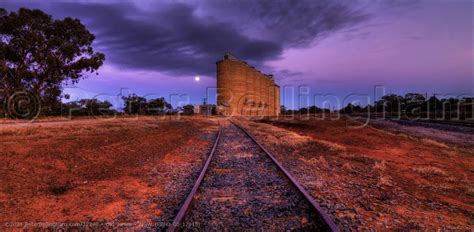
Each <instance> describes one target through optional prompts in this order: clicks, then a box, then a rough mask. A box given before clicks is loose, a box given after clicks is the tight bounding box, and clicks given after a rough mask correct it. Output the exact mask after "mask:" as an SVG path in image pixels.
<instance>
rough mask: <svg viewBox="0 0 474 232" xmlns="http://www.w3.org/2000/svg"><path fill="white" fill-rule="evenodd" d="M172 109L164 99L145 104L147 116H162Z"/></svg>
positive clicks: (152, 100)
mask: <svg viewBox="0 0 474 232" xmlns="http://www.w3.org/2000/svg"><path fill="white" fill-rule="evenodd" d="M170 109H172V107H171V104H170V103H168V102H166V100H165V98H163V97H161V98H156V99H151V100H149V101H148V103H147V113H148V114H163V113H166V112H167V111H168V110H170Z"/></svg>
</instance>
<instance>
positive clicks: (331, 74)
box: [0, 0, 474, 108]
mask: <svg viewBox="0 0 474 232" xmlns="http://www.w3.org/2000/svg"><path fill="white" fill-rule="evenodd" d="M473 5H474V4H473V1H469V0H452V1H448V0H444V1H441V0H427V1H369V0H367V1H334V0H310V1H273V0H272V1H266V0H265V1H262V0H258V1H225V0H224V1H217V0H216V1H144V0H140V1H127V2H120V3H118V2H117V3H112V2H111V1H103V2H101V1H84V2H80V3H73V2H58V1H51V2H50V3H48V1H44V2H29V1H7V2H5V1H2V2H1V3H0V7H3V8H6V9H7V10H9V11H16V10H18V8H20V7H27V8H39V9H42V10H43V11H45V12H47V13H48V14H51V15H53V17H55V18H58V19H60V18H61V19H62V18H64V17H67V16H71V17H74V18H78V19H80V20H81V21H82V23H83V24H85V25H86V26H87V28H89V30H90V31H91V32H92V33H93V34H95V36H96V40H95V43H94V46H93V47H94V49H95V50H96V51H100V52H103V53H105V55H106V62H105V64H104V65H103V66H102V67H101V68H100V69H99V75H97V76H96V75H90V76H89V78H87V79H85V80H82V81H80V82H79V84H77V85H76V86H75V87H72V86H69V87H67V88H66V92H67V93H69V94H71V96H72V100H76V99H78V98H92V97H95V96H96V95H101V96H100V97H99V98H100V99H107V100H109V101H111V102H112V103H114V104H115V105H119V104H120V102H119V101H118V100H117V99H119V98H118V97H117V96H118V95H119V94H120V93H121V89H123V90H122V94H125V95H126V94H128V93H137V94H139V95H150V96H148V97H153V98H154V97H158V96H163V97H165V98H167V99H168V100H169V101H171V102H172V103H173V105H174V106H177V105H183V104H186V103H188V101H189V103H193V104H195V103H200V102H202V99H203V98H205V97H206V95H207V94H206V89H207V88H208V87H210V88H211V91H210V93H211V95H212V94H215V90H214V91H213V90H212V87H215V86H216V83H215V82H216V79H215V76H216V74H215V69H216V67H215V62H216V61H217V60H219V59H221V57H222V55H223V53H224V52H226V51H228V52H230V53H232V54H233V55H235V56H236V57H238V58H240V59H243V60H246V61H248V62H249V63H250V64H251V65H253V66H255V67H256V68H258V69H260V70H262V71H263V72H265V73H268V74H270V73H273V74H274V75H275V79H276V82H277V84H279V85H280V86H281V92H282V101H281V102H282V103H284V104H285V105H286V106H287V107H289V108H297V107H302V106H306V105H308V104H309V105H311V104H314V100H313V99H314V97H310V100H309V102H308V101H307V100H305V97H302V98H303V100H301V98H300V100H298V99H299V98H298V95H297V94H298V92H297V89H298V87H299V86H302V89H303V90H304V89H308V90H309V95H314V94H320V95H326V94H333V95H334V96H336V97H338V98H339V99H340V101H341V103H344V104H347V103H348V101H352V100H354V99H364V98H363V97H362V98H361V97H349V98H347V99H346V101H344V99H345V98H346V97H347V96H350V95H351V94H366V95H368V96H369V97H370V102H373V101H374V88H375V86H383V87H380V88H384V89H385V93H387V94H388V93H396V94H405V93H408V92H419V93H426V92H427V93H428V94H429V95H432V94H438V95H457V96H459V95H463V94H464V95H473V94H474V75H473V73H474V65H473V52H474V50H473V47H474V42H473V37H474V23H473V22H474V19H473V14H474V7H473ZM196 76H199V77H200V81H195V77H196ZM124 88H125V89H124ZM292 88H294V91H293V90H292ZM379 90H380V89H379ZM382 92H383V91H382ZM186 96H189V97H186ZM379 97H380V96H379ZM328 99H329V98H328ZM209 100H210V102H211V103H215V100H214V98H213V97H211V98H210V99H209ZM316 103H317V104H318V105H320V102H319V101H316ZM332 104H333V106H331V107H334V108H338V106H337V105H335V104H336V103H335V101H332ZM362 104H364V103H363V102H362Z"/></svg>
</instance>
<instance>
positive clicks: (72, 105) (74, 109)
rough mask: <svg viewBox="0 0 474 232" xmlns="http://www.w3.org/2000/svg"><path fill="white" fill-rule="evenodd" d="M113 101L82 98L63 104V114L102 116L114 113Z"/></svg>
mask: <svg viewBox="0 0 474 232" xmlns="http://www.w3.org/2000/svg"><path fill="white" fill-rule="evenodd" d="M110 107H112V103H110V102H109V101H100V100H97V99H81V100H79V101H72V102H68V103H64V104H62V114H63V115H65V116H102V115H113V114H115V113H116V111H115V110H111V109H110Z"/></svg>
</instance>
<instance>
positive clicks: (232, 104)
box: [216, 53, 280, 116]
mask: <svg viewBox="0 0 474 232" xmlns="http://www.w3.org/2000/svg"><path fill="white" fill-rule="evenodd" d="M216 66H217V110H218V113H219V114H221V115H226V116H234V115H265V116H274V115H278V113H279V109H280V107H279V105H280V103H279V100H280V97H279V91H278V93H277V91H276V90H275V88H274V86H277V85H275V82H274V80H273V78H272V76H271V75H265V74H263V73H261V72H260V71H258V70H256V69H255V68H254V67H252V66H250V65H248V64H247V62H245V61H241V60H238V59H237V58H235V57H233V56H232V55H230V54H228V53H226V54H224V58H223V59H222V60H220V61H217V62H216ZM272 89H273V90H272ZM277 94H278V95H277ZM277 96H278V97H277ZM277 99H278V102H277ZM276 106H278V111H277V110H276V108H277V107H276Z"/></svg>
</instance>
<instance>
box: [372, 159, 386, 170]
mask: <svg viewBox="0 0 474 232" xmlns="http://www.w3.org/2000/svg"><path fill="white" fill-rule="evenodd" d="M386 167H387V166H386V165H385V160H382V161H380V162H376V163H375V164H374V169H377V170H379V171H384V170H385V168H386Z"/></svg>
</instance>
